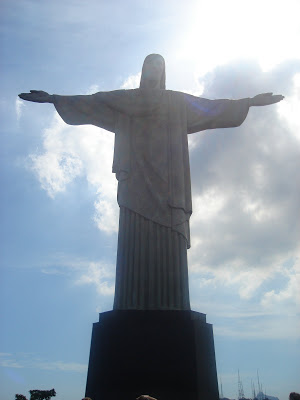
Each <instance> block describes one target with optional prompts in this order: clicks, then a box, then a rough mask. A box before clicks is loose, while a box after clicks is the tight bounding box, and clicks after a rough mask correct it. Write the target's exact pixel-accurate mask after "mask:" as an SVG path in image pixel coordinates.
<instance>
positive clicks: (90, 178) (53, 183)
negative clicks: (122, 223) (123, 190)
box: [29, 114, 118, 233]
mask: <svg viewBox="0 0 300 400" xmlns="http://www.w3.org/2000/svg"><path fill="white" fill-rule="evenodd" d="M113 141H114V136H113V134H111V133H110V132H107V131H104V130H103V129H99V128H96V127H94V126H79V127H76V126H75V127H74V126H68V125H66V124H65V123H64V122H63V121H62V120H61V118H60V117H59V116H58V115H57V114H55V115H54V116H53V122H52V126H51V127H50V128H48V129H46V130H45V132H44V138H43V150H42V151H41V152H37V153H34V154H31V155H30V156H29V166H30V168H31V169H32V170H33V171H34V172H35V174H36V175H37V177H38V179H39V181H40V183H41V186H42V188H43V189H44V190H46V191H47V193H48V195H49V196H50V197H52V198H54V197H55V196H56V195H57V194H58V193H60V192H64V191H66V188H67V186H68V184H69V183H71V182H72V181H74V180H75V179H76V178H77V177H84V178H85V179H86V180H87V182H88V183H89V184H90V185H91V187H93V188H94V190H95V192H96V193H97V194H96V200H95V215H94V220H95V222H96V224H97V226H98V227H99V229H102V230H103V231H105V232H107V233H111V232H115V231H117V221H118V207H117V202H116V189H117V182H116V179H115V176H114V175H113V174H112V172H111V171H112V159H113Z"/></svg>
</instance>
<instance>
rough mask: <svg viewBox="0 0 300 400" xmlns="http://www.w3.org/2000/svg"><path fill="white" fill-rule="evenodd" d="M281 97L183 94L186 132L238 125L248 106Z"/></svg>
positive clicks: (279, 99)
mask: <svg viewBox="0 0 300 400" xmlns="http://www.w3.org/2000/svg"><path fill="white" fill-rule="evenodd" d="M283 98H284V97H283V96H281V95H275V96H274V95H273V94H272V93H262V94H259V95H257V96H254V97H253V98H245V99H240V100H228V99H220V100H208V99H204V98H200V97H195V96H191V95H187V94H185V95H184V100H185V103H186V108H187V125H188V133H194V132H198V131H202V130H206V129H216V128H231V127H237V126H240V125H241V124H242V123H243V122H244V120H245V118H246V117H247V114H248V111H249V108H250V107H252V106H265V105H270V104H274V103H277V102H279V101H281V100H282V99H283Z"/></svg>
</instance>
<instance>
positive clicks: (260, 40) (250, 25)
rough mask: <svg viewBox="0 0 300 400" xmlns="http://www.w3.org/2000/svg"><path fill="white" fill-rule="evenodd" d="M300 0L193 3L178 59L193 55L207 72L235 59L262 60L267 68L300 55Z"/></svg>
mask: <svg viewBox="0 0 300 400" xmlns="http://www.w3.org/2000/svg"><path fill="white" fill-rule="evenodd" d="M299 15H300V2H299V1H297V0H287V1H285V2H282V1H276V0H253V1H252V2H247V3H245V2H242V1H239V0H228V1H226V2H223V1H220V0H215V1H210V2H195V4H194V6H191V7H190V16H189V22H188V26H189V28H188V29H187V31H186V32H185V34H183V36H182V37H181V40H179V42H176V52H177V57H182V58H187V59H191V58H193V60H194V61H195V62H196V64H198V71H197V72H198V74H199V75H203V74H204V73H205V72H207V71H208V70H210V69H211V68H213V67H214V66H216V65H219V64H224V63H227V62H228V61H230V60H232V59H241V58H247V59H256V60H258V62H259V63H260V65H261V67H262V69H263V70H264V71H266V70H269V69H271V68H272V67H274V66H275V65H276V64H278V63H280V62H282V61H283V60H285V59H288V58H300V52H299V50H298V48H299V45H298V38H299V33H300V25H299V22H298V18H299Z"/></svg>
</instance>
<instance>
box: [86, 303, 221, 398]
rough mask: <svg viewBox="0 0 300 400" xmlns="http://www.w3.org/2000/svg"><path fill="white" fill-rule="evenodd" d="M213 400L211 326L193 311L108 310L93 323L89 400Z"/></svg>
mask: <svg viewBox="0 0 300 400" xmlns="http://www.w3.org/2000/svg"><path fill="white" fill-rule="evenodd" d="M141 394H149V395H150V396H153V397H156V398H157V399H159V400H219V392H218V381H217V371H216V362H215V351H214V342H213V332H212V326H211V325H210V324H207V323H206V319H205V314H200V313H197V312H195V311H121V310H120V311H109V312H105V313H102V314H100V320H99V322H98V323H95V324H94V327H93V334H92V342H91V351H90V361H89V369H88V378H87V385H86V396H88V397H91V398H92V400H135V398H136V397H138V396H139V395H141Z"/></svg>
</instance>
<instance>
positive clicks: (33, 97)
mask: <svg viewBox="0 0 300 400" xmlns="http://www.w3.org/2000/svg"><path fill="white" fill-rule="evenodd" d="M19 97H20V98H21V99H22V100H26V101H33V102H35V103H53V96H52V95H51V94H49V93H47V92H44V91H43V90H30V93H20V94H19Z"/></svg>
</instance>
